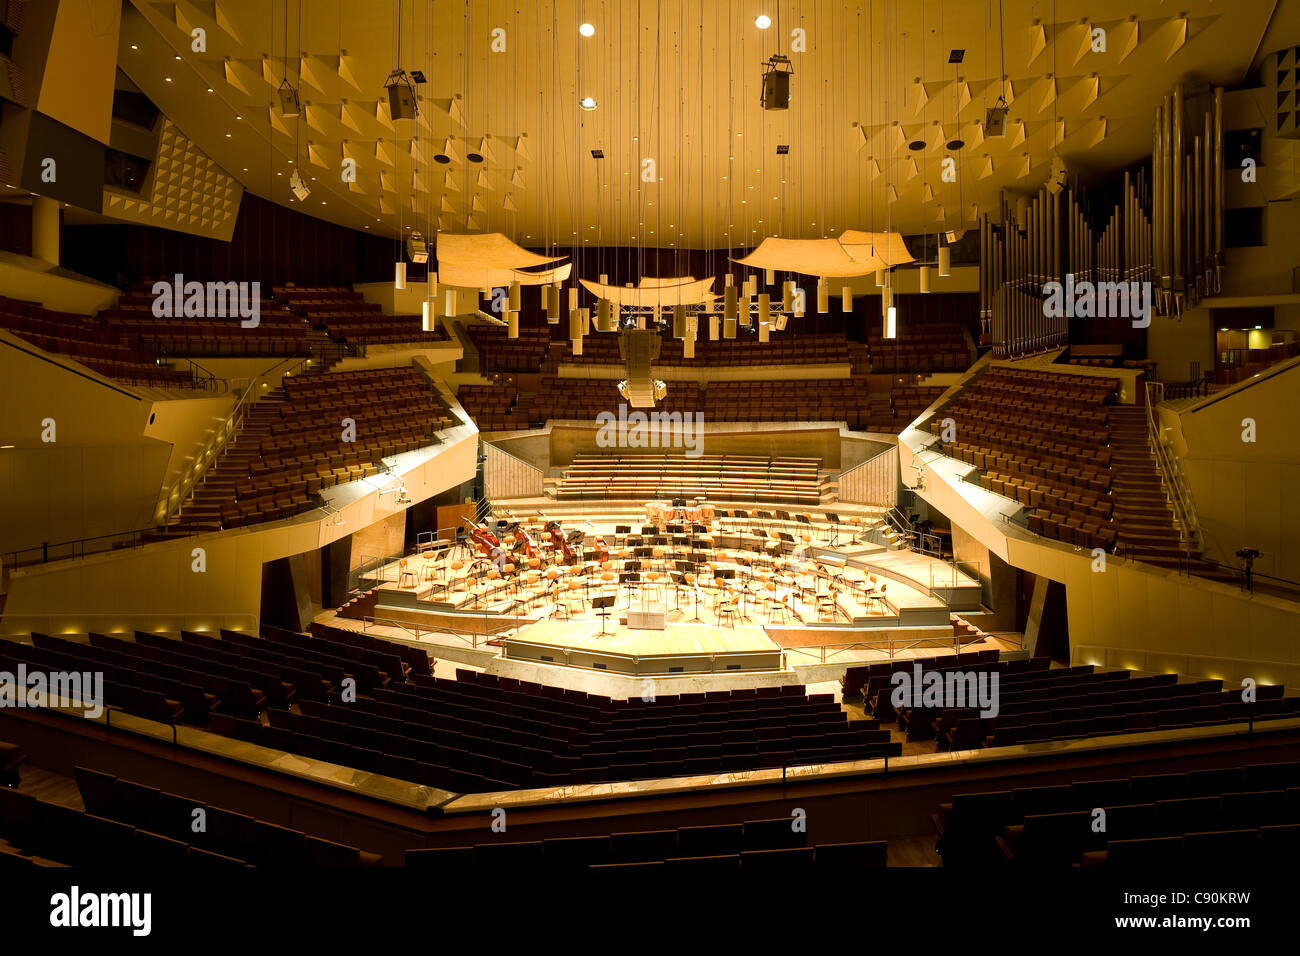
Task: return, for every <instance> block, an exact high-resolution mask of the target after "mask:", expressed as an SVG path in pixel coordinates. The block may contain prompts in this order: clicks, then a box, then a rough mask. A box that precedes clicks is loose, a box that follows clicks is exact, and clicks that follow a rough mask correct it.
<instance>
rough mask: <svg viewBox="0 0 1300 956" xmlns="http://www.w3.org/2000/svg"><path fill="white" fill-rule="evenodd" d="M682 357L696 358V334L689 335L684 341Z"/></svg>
mask: <svg viewBox="0 0 1300 956" xmlns="http://www.w3.org/2000/svg"><path fill="white" fill-rule="evenodd" d="M682 358H688V359H689V358H695V336H693V335H688V336H687V337H686V338H685V339H684V340H683V341H682Z"/></svg>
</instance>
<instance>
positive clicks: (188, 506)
mask: <svg viewBox="0 0 1300 956" xmlns="http://www.w3.org/2000/svg"><path fill="white" fill-rule="evenodd" d="M346 420H351V421H352V422H353V423H355V437H354V438H350V439H349V438H346V437H345V429H346V428H347V426H346V424H345V421H346ZM448 424H449V419H448V417H447V412H446V409H445V408H444V407H443V406H442V405H441V404H440V403H439V402H438V399H437V397H436V396H435V394H434V392H433V390H432V389H431V388H430V386H429V383H428V381H427V380H426V379H425V378H424V376H423V375H421V374H420V373H419V372H418V371H416V370H415V369H414V368H412V367H401V368H378V369H364V370H359V371H351V372H327V373H324V374H319V375H303V376H297V377H294V378H288V379H285V380H284V384H283V385H282V386H281V387H280V388H278V389H275V390H274V391H272V392H270V393H269V394H268V395H267V396H265V397H264V398H263V399H262V400H261V401H259V402H257V403H256V404H255V405H254V406H253V407H252V408H251V409H250V410H249V411H248V413H247V414H246V416H245V418H244V420H243V424H242V428H241V430H240V432H239V433H238V435H237V436H236V437H235V439H234V440H233V441H232V442H231V443H230V444H229V445H227V446H226V449H225V451H224V453H223V454H222V456H221V458H220V459H219V460H218V461H217V462H216V463H215V464H214V465H213V466H212V467H211V468H210V469H209V470H208V472H207V474H206V476H205V478H204V480H203V484H202V485H200V486H199V487H198V488H197V489H196V490H195V492H194V494H193V495H192V497H191V499H190V500H189V501H187V502H186V503H185V505H184V506H183V508H182V510H181V517H180V519H179V521H178V522H177V523H176V527H179V528H180V529H182V530H190V531H212V530H218V529H221V528H232V527H237V526H240V525H248V524H255V523H258V522H262V521H274V520H276V519H279V518H288V517H292V516H293V515H296V514H299V513H301V512H302V511H305V510H309V509H311V508H313V507H316V505H315V504H314V503H313V497H314V496H315V495H316V494H317V493H318V492H319V491H320V490H321V489H322V488H328V487H332V486H333V485H337V484H343V483H345V482H348V481H355V480H357V479H360V478H363V477H367V476H370V475H375V474H378V473H379V472H380V471H382V470H383V466H382V463H381V461H380V459H382V458H386V457H391V456H392V455H395V454H399V453H400V452H405V451H412V450H414V449H416V448H420V447H422V446H425V445H430V444H434V443H436V441H437V438H436V434H435V433H436V432H437V431H438V430H440V429H442V428H444V427H446V426H447V425H448Z"/></svg>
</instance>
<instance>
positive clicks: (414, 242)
mask: <svg viewBox="0 0 1300 956" xmlns="http://www.w3.org/2000/svg"><path fill="white" fill-rule="evenodd" d="M406 255H407V258H409V259H410V260H411V261H412V262H414V263H415V264H416V265H420V266H422V265H424V264H425V263H426V262H428V261H429V245H428V243H426V242H425V241H424V236H422V235H420V234H419V233H418V232H417V233H413V234H412V235H411V237H410V238H409V239H407V240H406Z"/></svg>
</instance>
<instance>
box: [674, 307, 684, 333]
mask: <svg viewBox="0 0 1300 956" xmlns="http://www.w3.org/2000/svg"><path fill="white" fill-rule="evenodd" d="M685 337H686V306H684V305H682V304H681V303H678V304H677V305H675V306H673V338H675V339H682V338H685Z"/></svg>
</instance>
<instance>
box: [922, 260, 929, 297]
mask: <svg viewBox="0 0 1300 956" xmlns="http://www.w3.org/2000/svg"><path fill="white" fill-rule="evenodd" d="M921 291H922V292H929V291H930V267H929V266H921Z"/></svg>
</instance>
